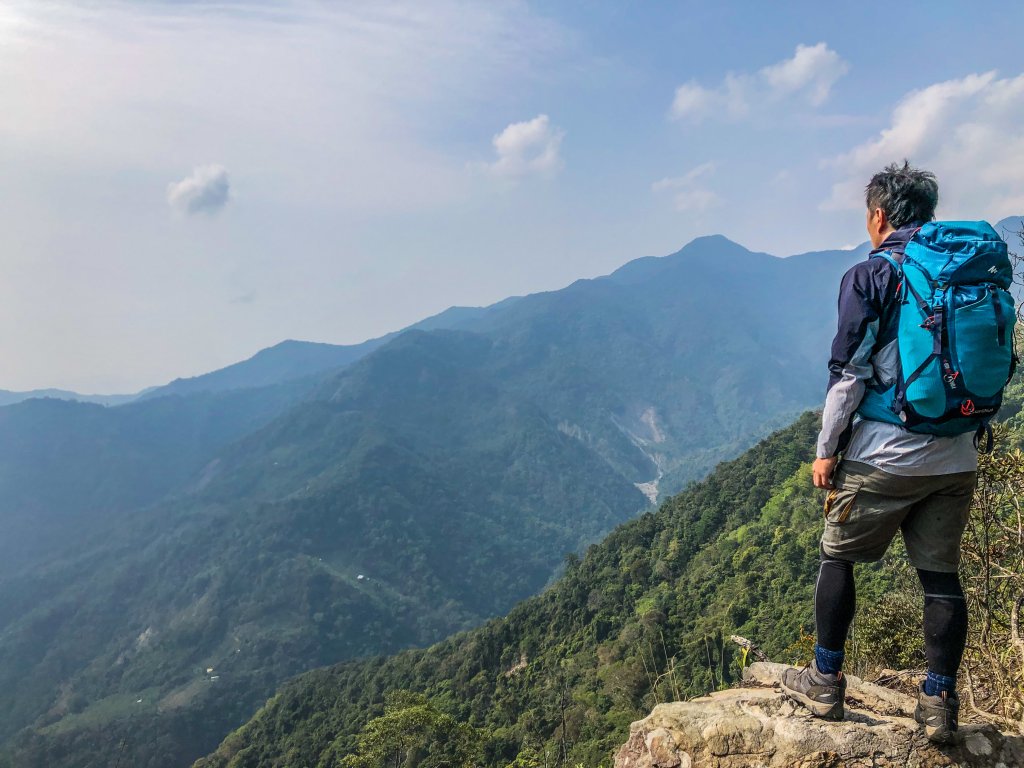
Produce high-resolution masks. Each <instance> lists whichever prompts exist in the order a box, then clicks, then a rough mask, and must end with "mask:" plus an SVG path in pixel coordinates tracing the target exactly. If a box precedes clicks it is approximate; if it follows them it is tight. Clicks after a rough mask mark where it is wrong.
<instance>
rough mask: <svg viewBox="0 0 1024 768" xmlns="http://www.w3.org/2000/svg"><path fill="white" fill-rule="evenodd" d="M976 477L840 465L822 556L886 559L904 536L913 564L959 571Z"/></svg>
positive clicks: (827, 501)
mask: <svg viewBox="0 0 1024 768" xmlns="http://www.w3.org/2000/svg"><path fill="white" fill-rule="evenodd" d="M977 475H978V473H977V472H955V473H953V474H949V475H927V476H923V477H910V476H907V475H894V474H892V473H891V472H885V471H883V470H881V469H877V468H875V467H873V466H871V465H870V464H865V463H863V462H860V461H847V460H841V461H840V462H839V465H838V466H837V467H836V471H835V474H834V475H833V478H832V484H833V485H834V486H835V488H834V489H833V490H831V491H829V492H828V495H827V496H826V497H825V532H824V533H823V534H822V537H821V551H822V552H823V553H825V554H827V555H830V556H832V557H837V558H841V559H843V560H852V561H854V562H873V561H875V560H879V559H881V557H882V555H884V554H885V552H886V550H887V549H889V545H890V544H891V543H892V540H893V537H894V536H895V535H896V531H902V533H903V541H904V543H905V544H906V547H907V555H908V556H909V558H910V563H911V565H913V566H914V567H915V568H920V569H922V570H926V571H944V572H948V573H952V572H956V571H957V570H958V568H959V566H960V539H961V537H962V536H963V532H964V528H966V527H967V520H968V517H969V516H970V510H971V499H972V498H973V496H974V486H975V484H976V483H977Z"/></svg>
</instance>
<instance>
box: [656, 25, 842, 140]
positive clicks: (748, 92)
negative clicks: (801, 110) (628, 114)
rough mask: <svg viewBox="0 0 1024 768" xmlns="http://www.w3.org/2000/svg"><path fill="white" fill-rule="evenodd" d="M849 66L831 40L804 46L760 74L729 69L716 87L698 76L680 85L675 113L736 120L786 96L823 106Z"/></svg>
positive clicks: (682, 116)
mask: <svg viewBox="0 0 1024 768" xmlns="http://www.w3.org/2000/svg"><path fill="white" fill-rule="evenodd" d="M849 69H850V66H849V64H847V63H846V61H844V60H843V59H842V58H841V57H840V56H839V54H838V53H836V52H835V51H833V50H832V49H831V48H829V47H828V45H826V44H825V43H818V44H817V45H798V46H797V47H796V51H795V52H794V54H793V56H792V57H790V58H788V59H785V60H783V61H780V62H778V63H777V64H772V65H770V66H767V67H763V68H762V69H760V70H758V71H757V72H754V73H741V74H734V73H729V74H727V75H726V76H725V78H724V79H723V81H722V83H721V85H719V86H717V87H715V88H708V87H705V86H703V85H701V84H700V83H698V82H697V81H696V80H691V81H689V82H688V83H684V84H683V85H680V86H679V87H678V88H676V92H675V97H674V98H673V100H672V108H671V110H670V115H671V117H672V118H673V119H675V120H690V121H692V122H700V121H701V120H704V119H706V118H709V117H726V118H730V119H734V120H736V119H740V118H743V117H746V116H747V115H749V114H750V113H752V112H757V111H759V110H761V109H763V108H765V107H768V106H770V105H773V104H778V103H781V102H783V101H785V100H793V101H797V102H806V103H807V104H809V105H810V106H812V107H819V106H821V105H822V104H823V103H824V102H825V101H826V100H827V99H828V96H829V93H830V92H831V90H832V86H833V85H834V84H835V82H836V81H837V80H838V79H839V78H840V77H842V76H843V75H845V74H846V73H847V72H848V71H849Z"/></svg>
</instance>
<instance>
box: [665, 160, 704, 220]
mask: <svg viewBox="0 0 1024 768" xmlns="http://www.w3.org/2000/svg"><path fill="white" fill-rule="evenodd" d="M714 172H715V165H714V163H703V164H702V165H698V166H697V167H696V168H694V169H692V170H690V171H688V172H687V173H684V174H683V175H682V176H673V177H666V178H664V179H661V180H659V181H656V182H654V183H653V184H652V185H651V189H652V190H653V191H654V192H666V193H669V194H671V195H672V205H673V206H674V207H675V209H676V210H677V211H696V212H697V213H703V212H704V211H706V210H707V209H708V208H711V207H712V206H714V205H717V204H718V203H720V202H721V198H720V197H719V196H718V195H717V194H715V193H714V192H713V191H711V190H710V189H708V188H707V187H706V186H704V185H703V183H702V180H703V179H705V178H706V177H708V176H710V175H711V174H712V173H714Z"/></svg>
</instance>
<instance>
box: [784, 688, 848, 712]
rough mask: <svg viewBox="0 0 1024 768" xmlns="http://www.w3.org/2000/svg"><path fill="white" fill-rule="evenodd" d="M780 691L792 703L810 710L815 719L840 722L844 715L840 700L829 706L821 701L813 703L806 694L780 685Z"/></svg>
mask: <svg viewBox="0 0 1024 768" xmlns="http://www.w3.org/2000/svg"><path fill="white" fill-rule="evenodd" d="M782 691H783V693H785V694H786V695H787V696H789V698H791V699H793V700H794V701H798V702H800V703H801V704H803V705H804V706H805V707H807V708H808V709H809V710H811V714H812V715H814V716H815V717H820V718H821V719H822V720H842V719H843V716H844V715H845V712H844V711H843V700H842V699H840V700H839V701H836V702H833V703H832V704H829V703H827V702H823V701H815V700H814V699H812V698H811V697H810V696H808V695H807V694H806V693H800V692H799V691H794V690H792V689H790V688H787V687H786V686H785V685H782Z"/></svg>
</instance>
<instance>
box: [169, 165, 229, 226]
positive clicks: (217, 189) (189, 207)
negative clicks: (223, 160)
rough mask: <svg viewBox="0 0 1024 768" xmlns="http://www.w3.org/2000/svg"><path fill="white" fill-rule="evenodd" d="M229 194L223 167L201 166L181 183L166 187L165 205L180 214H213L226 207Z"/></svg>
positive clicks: (177, 182)
mask: <svg viewBox="0 0 1024 768" xmlns="http://www.w3.org/2000/svg"><path fill="white" fill-rule="evenodd" d="M230 194H231V182H230V181H229V180H228V171H227V169H226V168H225V167H224V166H223V165H201V166H199V167H198V168H194V169H193V170H192V173H191V174H190V175H188V176H186V177H185V178H184V179H182V180H181V181H175V182H172V183H171V184H168V185H167V203H168V204H169V205H170V206H171V207H172V208H173V209H174V210H176V211H177V212H178V213H182V214H188V215H191V214H196V213H205V214H214V213H217V212H218V211H219V210H220V209H221V208H223V207H224V206H225V205H227V202H228V197H229V196H230Z"/></svg>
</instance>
